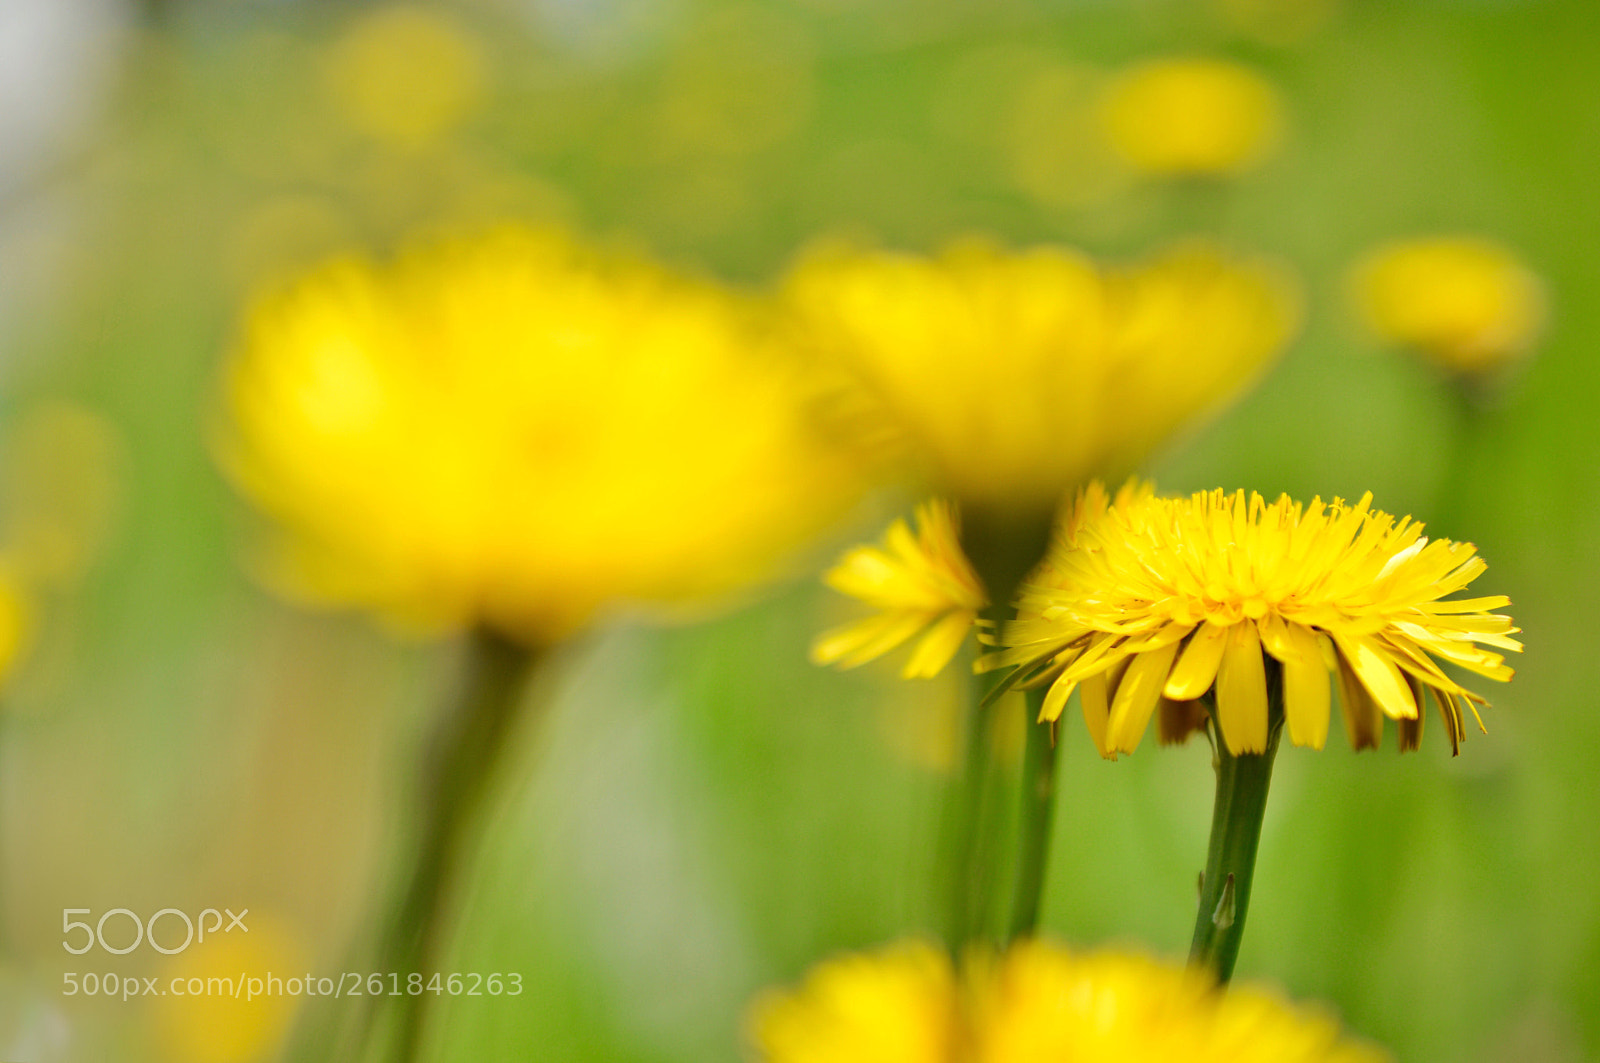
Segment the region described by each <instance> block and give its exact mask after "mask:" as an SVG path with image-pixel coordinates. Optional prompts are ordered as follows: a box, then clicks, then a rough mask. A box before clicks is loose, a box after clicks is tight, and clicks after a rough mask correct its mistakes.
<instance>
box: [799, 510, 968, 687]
mask: <svg viewBox="0 0 1600 1063" xmlns="http://www.w3.org/2000/svg"><path fill="white" fill-rule="evenodd" d="M916 520H917V532H916V534H915V535H913V534H912V532H911V529H910V528H909V527H907V525H906V522H905V521H904V520H896V521H895V522H894V523H893V524H891V525H890V526H889V530H888V532H887V533H885V535H884V538H883V545H882V546H881V547H880V546H857V547H853V548H852V549H850V550H849V551H848V552H846V553H845V555H844V557H843V558H841V559H840V561H839V563H838V564H837V565H835V566H834V567H833V568H831V569H829V570H828V573H827V575H826V576H824V577H823V578H824V580H825V581H826V582H827V584H828V586H830V587H832V588H833V589H834V590H836V591H838V592H839V593H841V594H848V595H850V596H851V597H853V598H859V599H861V600H862V601H863V602H866V603H867V604H868V605H870V606H872V607H874V608H875V609H877V610H878V611H877V612H876V613H875V614H873V615H872V616H869V617H867V618H866V619H863V620H857V621H854V622H853V623H850V624H846V625H844V626H843V627H837V628H834V629H832V630H831V631H826V632H823V634H822V635H820V636H819V637H818V638H817V640H816V641H815V642H814V643H812V646H811V659H812V660H813V661H815V662H816V663H818V664H837V665H839V666H840V667H841V668H854V667H855V666H856V665H859V664H865V663H866V662H868V661H870V660H872V659H874V658H876V657H880V656H882V655H883V654H885V653H888V652H889V651H890V650H892V649H894V648H895V647H896V646H899V645H900V644H901V643H903V642H905V641H906V640H908V639H911V638H915V637H917V636H918V635H919V634H920V635H921V641H919V642H918V643H917V647H916V649H915V650H914V651H913V652H912V654H911V657H910V659H909V660H907V661H906V666H905V670H904V672H903V673H902V674H903V675H904V676H905V677H906V678H907V679H911V678H916V677H931V676H935V675H938V674H939V672H940V670H942V669H943V668H944V666H945V665H946V664H948V663H950V658H952V657H954V656H955V655H956V651H957V650H959V649H960V648H961V644H962V642H964V641H965V640H966V637H967V632H969V631H971V630H972V628H973V625H974V624H976V623H977V620H978V614H979V613H981V612H982V611H983V610H984V609H985V608H987V607H988V605H989V598H988V595H987V594H986V593H985V592H984V589H983V584H982V581H980V580H979V578H978V574H977V573H976V572H974V571H973V569H972V563H971V562H969V561H968V560H967V557H966V555H965V554H964V553H962V551H961V537H960V533H959V530H958V528H957V526H956V516H955V511H954V509H953V507H952V506H951V505H950V503H948V502H946V501H943V500H942V499H934V500H932V501H929V502H924V503H923V504H922V505H920V506H918V507H917V512H916Z"/></svg>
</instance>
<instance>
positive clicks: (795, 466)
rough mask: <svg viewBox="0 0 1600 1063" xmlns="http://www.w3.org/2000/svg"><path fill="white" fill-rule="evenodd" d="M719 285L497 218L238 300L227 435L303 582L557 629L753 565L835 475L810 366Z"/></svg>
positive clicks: (720, 583) (309, 593)
mask: <svg viewBox="0 0 1600 1063" xmlns="http://www.w3.org/2000/svg"><path fill="white" fill-rule="evenodd" d="M765 343H767V341H766V340H765V339H764V336H763V334H762V333H761V332H760V331H759V330H758V329H757V328H756V327H755V326H754V325H753V323H752V321H751V320H750V319H749V318H748V317H747V315H746V314H745V313H744V310H743V308H742V305H741V304H739V303H737V302H735V300H734V299H733V297H732V296H731V295H729V294H728V293H726V292H725V291H723V290H722V289H720V288H716V287H713V286H711V285H709V284H705V283H701V282H697V281H692V280H688V279H685V278H680V277H676V276H674V275H671V274H669V273H667V272H666V271H664V270H662V269H660V268H658V267H656V266H653V265H650V264H648V263H645V262H640V261H635V260H631V259H624V258H620V257H615V258H613V257H607V256H604V255H601V254H599V253H598V252H594V251H591V250H588V249H585V248H583V247H582V246H580V245H579V244H578V243H576V242H575V241H573V240H572V239H570V238H568V237H566V236H563V235H560V234H557V233H552V232H536V231H525V230H520V229H512V228H507V229H504V230H501V231H498V232H495V233H492V234H490V235H488V236H485V237H481V238H477V239H460V240H456V241H451V242H443V243H439V244H434V245H427V246H422V247H418V248H414V249H412V250H411V251H410V252H409V253H407V254H405V255H403V256H402V257H401V258H400V259H399V260H398V261H397V262H395V263H394V264H392V265H387V266H376V265H372V264H370V263H367V262H363V261H357V260H346V261H338V262H334V263H332V264H330V265H328V266H326V267H325V268H323V269H321V270H319V271H317V272H315V273H313V274H311V275H310V276H308V277H306V278H304V279H303V280H301V281H300V282H299V283H298V284H296V285H295V286H293V287H291V288H289V289H288V290H287V291H284V292H280V293H277V294H274V295H271V296H268V297H267V298H264V299H263V300H262V301H261V302H260V303H259V304H258V305H257V306H256V307H255V309H254V311H253V312H252V313H251V314H250V316H249V319H248V323H247V328H246V330H245V334H244V338H243V341H242V343H241V345H240V348H239V350H238V352H237V353H236V355H235V357H234V358H233V359H232V361H231V362H230V364H229V365H228V367H227V372H226V377H225V381H224V383H225V399H226V404H227V412H228V413H229V414H230V415H231V424H230V425H228V426H227V427H226V428H225V429H224V431H223V432H222V434H221V435H222V439H221V443H220V445H219V450H220V456H221V459H222V462H223V464H224V465H225V467H226V469H227V470H228V471H229V472H230V473H231V475H232V476H233V479H234V480H235V482H236V483H237V484H238V485H239V487H240V488H241V489H242V491H243V492H244V493H245V494H246V495H247V496H248V497H249V498H250V499H251V500H252V501H253V502H255V503H256V504H257V505H258V506H260V507H261V508H262V509H263V510H265V511H266V513H267V514H269V515H270V516H272V517H274V518H276V520H277V521H278V522H279V523H280V524H281V526H282V527H283V529H284V530H285V532H286V534H285V535H284V536H283V537H282V539H281V541H280V542H279V543H278V544H277V545H278V549H277V550H276V551H275V552H274V553H273V554H272V556H271V557H270V558H269V560H268V565H267V571H266V573H265V575H266V577H267V578H268V580H269V581H270V582H271V583H273V584H274V585H275V586H277V587H278V588H280V589H282V590H284V591H286V592H288V593H290V594H292V595H294V596H297V597H299V598H301V599H304V600H309V601H312V602H319V603H325V604H334V605H354V606H358V607H364V608H369V609H372V610H375V611H377V612H378V613H380V614H382V615H384V616H386V617H388V618H391V619H394V620H398V621H401V622H404V623H409V624H412V625H416V626H423V627H428V628H435V629H440V628H450V627H457V626H468V625H475V624H483V625H487V626H490V627H493V628H495V629H497V630H499V631H500V632H502V633H504V634H507V635H510V636H512V637H515V638H518V639H521V640H528V641H533V642H543V641H548V640H551V639H555V638H559V637H561V636H563V635H565V634H567V633H569V632H571V631H572V630H573V629H574V628H576V627H578V626H579V625H581V624H583V623H585V622H586V621H587V620H588V619H589V618H590V617H591V616H593V615H594V614H595V612H596V611H597V610H600V609H602V608H605V607H607V606H608V605H613V604H615V603H619V602H630V601H632V602H640V601H642V602H647V603H662V604H668V605H672V604H678V603H683V602H685V601H693V600H697V599H699V598H701V597H703V596H705V595H711V594H717V593H721V592H726V591H729V590H732V589H735V588H737V587H740V586H742V585H744V584H745V583H747V582H748V581H750V580H753V579H756V578H759V577H761V576H764V575H767V574H769V573H770V570H771V569H772V567H773V565H774V564H775V562H776V559H777V558H778V557H779V556H780V554H781V553H782V552H783V551H784V550H786V549H789V548H791V547H794V546H796V545H798V544H799V543H801V542H803V541H804V539H805V537H806V536H808V535H809V534H811V533H812V532H814V531H816V530H817V529H818V527H819V526H820V524H821V522H822V521H823V520H825V519H826V518H827V517H828V516H830V515H831V514H832V512H833V511H834V507H835V506H836V504H837V503H838V502H839V501H841V500H842V499H843V496H844V494H845V492H846V491H847V490H848V486H849V483H850V468H851V466H850V465H849V464H848V463H847V462H846V461H845V460H844V458H843V457H842V456H841V454H840V453H839V452H837V451H835V450H834V449H833V448H832V447H831V446H830V445H829V444H828V442H827V441H826V440H824V439H821V438H820V437H819V436H818V434H817V433H815V432H814V431H813V425H812V423H811V421H812V418H811V415H810V412H809V411H808V410H807V409H806V408H805V406H804V404H803V402H802V399H804V397H805V394H806V393H805V391H804V387H805V386H806V385H805V384H804V380H803V377H802V376H801V375H800V373H799V371H798V369H797V367H796V366H795V365H794V364H793V363H792V360H791V359H787V358H786V357H785V356H784V353H783V352H781V351H778V350H776V349H774V348H773V347H771V345H770V344H767V345H766V346H763V345H764V344H765Z"/></svg>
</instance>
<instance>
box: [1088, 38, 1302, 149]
mask: <svg viewBox="0 0 1600 1063" xmlns="http://www.w3.org/2000/svg"><path fill="white" fill-rule="evenodd" d="M1100 117H1101V122H1102V124H1103V126H1104V129H1105V134H1106V138H1107V140H1109V141H1110V143H1111V146H1112V148H1113V149H1114V150H1115V151H1116V153H1117V154H1118V155H1120V156H1121V157H1122V159H1123V160H1124V161H1125V162H1127V163H1128V164H1129V165H1130V166H1132V167H1134V168H1135V169H1138V170H1142V171H1145V172H1148V173H1151V174H1156V175H1161V176H1204V175H1229V174H1236V173H1240V172H1242V171H1245V170H1248V169H1250V168H1252V167H1254V166H1256V165H1257V164H1258V163H1260V162H1261V161H1262V160H1264V159H1265V158H1266V157H1267V156H1269V155H1270V154H1271V153H1272V151H1273V150H1274V149H1275V148H1276V147H1277V145H1278V142H1279V140H1280V139H1281V138H1282V135H1283V104H1282V102H1281V101H1280V99H1279V97H1278V92H1277V90H1276V89H1274V88H1273V87H1272V84H1271V83H1270V82H1268V81H1267V80H1266V79H1265V78H1263V77H1262V76H1261V75H1260V74H1257V73H1256V72H1255V71H1253V70H1251V69H1249V68H1248V67H1244V66H1240V65H1239V64H1238V63H1232V62H1228V61H1227V60H1223V59H1204V58H1172V59H1154V60H1150V61H1147V62H1143V63H1139V64H1137V65H1135V66H1133V67H1130V68H1129V69H1127V70H1125V71H1123V72H1122V73H1121V74H1120V75H1118V76H1117V77H1115V78H1113V79H1112V80H1111V81H1110V82H1109V83H1108V84H1107V86H1106V88H1105V91H1104V95H1103V96H1102V98H1101V103H1100Z"/></svg>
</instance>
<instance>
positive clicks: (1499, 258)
mask: <svg viewBox="0 0 1600 1063" xmlns="http://www.w3.org/2000/svg"><path fill="white" fill-rule="evenodd" d="M1351 290H1352V294H1353V297H1354V299H1355V302H1356V305H1357V307H1358V308H1359V310H1360V312H1361V314H1362V317H1363V318H1364V319H1365V320H1366V322H1367V324H1368V326H1369V327H1370V328H1371V329H1372V330H1373V332H1374V333H1376V334H1377V335H1378V336H1379V337H1381V338H1382V339H1384V340H1387V341H1388V342H1391V343H1396V344H1401V345H1404V346H1407V347H1411V348H1413V349H1415V350H1416V351H1417V352H1418V353H1419V354H1421V355H1423V356H1424V357H1426V358H1427V359H1429V360H1430V361H1432V362H1434V363H1436V364H1438V365H1440V366H1441V367H1443V368H1445V369H1448V370H1450V371H1452V372H1456V373H1477V372H1482V371H1484V370H1488V369H1493V368H1495V367H1496V366H1499V365H1501V364H1502V363H1504V362H1506V361H1508V360H1510V359H1513V358H1515V357H1517V356H1519V355H1522V354H1524V353H1526V352H1527V351H1528V350H1529V349H1530V348H1532V346H1533V345H1534V343H1535V342H1536V341H1537V340H1538V338H1539V335H1540V333H1541V332H1542V331H1543V329H1544V323H1545V313H1546V309H1545V303H1546V300H1545V294H1544V286H1543V285H1542V284H1541V283H1540V281H1539V278H1538V277H1537V276H1535V275H1534V273H1533V271H1532V270H1530V269H1528V267H1527V266H1525V265H1524V264H1523V263H1522V262H1521V260H1519V259H1518V258H1517V256H1516V255H1514V254H1512V252H1511V251H1510V250H1509V249H1507V248H1505V247H1503V246H1501V245H1500V244H1497V243H1494V242H1493V241H1490V240H1484V239H1479V238H1476V237H1470V236H1456V237H1436V238H1432V239H1418V240H1406V241H1398V242H1395V243H1392V244H1388V245H1386V246H1384V247H1381V248H1379V249H1378V250H1376V251H1374V252H1373V253H1372V254H1371V255H1369V256H1368V257H1367V258H1366V259H1365V260H1364V261H1362V262H1361V263H1360V264H1359V265H1358V266H1357V267H1356V268H1355V270H1354V272H1353V274H1352V279H1351Z"/></svg>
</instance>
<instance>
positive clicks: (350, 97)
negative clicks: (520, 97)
mask: <svg viewBox="0 0 1600 1063" xmlns="http://www.w3.org/2000/svg"><path fill="white" fill-rule="evenodd" d="M326 79H327V84H328V89H329V91H330V93H331V94H332V96H333V98H334V100H335V102H336V103H337V104H338V105H339V108H340V110H341V111H342V113H343V114H344V115H345V117H346V119H347V120H348V121H349V122H350V123H351V124H352V125H353V126H355V127H356V128H357V129H359V130H361V131H362V132H363V133H366V134H367V135H369V136H371V137H373V138H375V139H377V140H380V141H383V142H385V143H388V144H390V145H391V146H393V147H397V148H402V149H412V148H419V147H422V146H424V145H426V144H428V143H429V142H430V141H433V140H435V139H436V138H438V137H439V136H441V135H443V134H445V133H447V132H449V131H450V130H451V129H452V128H453V127H454V126H455V125H456V124H457V123H459V122H460V121H461V120H462V119H463V118H465V117H466V116H467V115H469V114H470V113H471V112H472V111H473V109H474V108H476V107H477V106H478V104H479V103H480V101H481V100H482V98H483V96H484V94H485V86H486V82H487V71H486V64H485V61H484V55H483V47H482V44H481V43H480V42H479V41H478V40H477V38H476V37H475V36H474V35H473V34H472V33H471V32H470V31H469V30H468V29H466V27H464V26H462V25H461V24H460V23H459V22H458V21H457V20H456V19H455V18H454V17H453V16H451V15H450V14H449V13H447V12H445V11H443V10H440V9H438V8H434V7H429V6H424V5H418V4H391V5H387V6H382V7H378V8H376V9H375V10H371V11H366V12H363V13H362V14H361V15H360V16H358V17H357V18H356V20H355V21H354V22H353V23H352V24H351V25H350V27H349V28H348V29H347V30H346V31H345V33H344V35H343V36H341V37H340V38H339V39H338V40H337V41H335V42H334V44H333V45H332V47H331V48H330V49H329V51H328V53H327V57H326Z"/></svg>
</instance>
